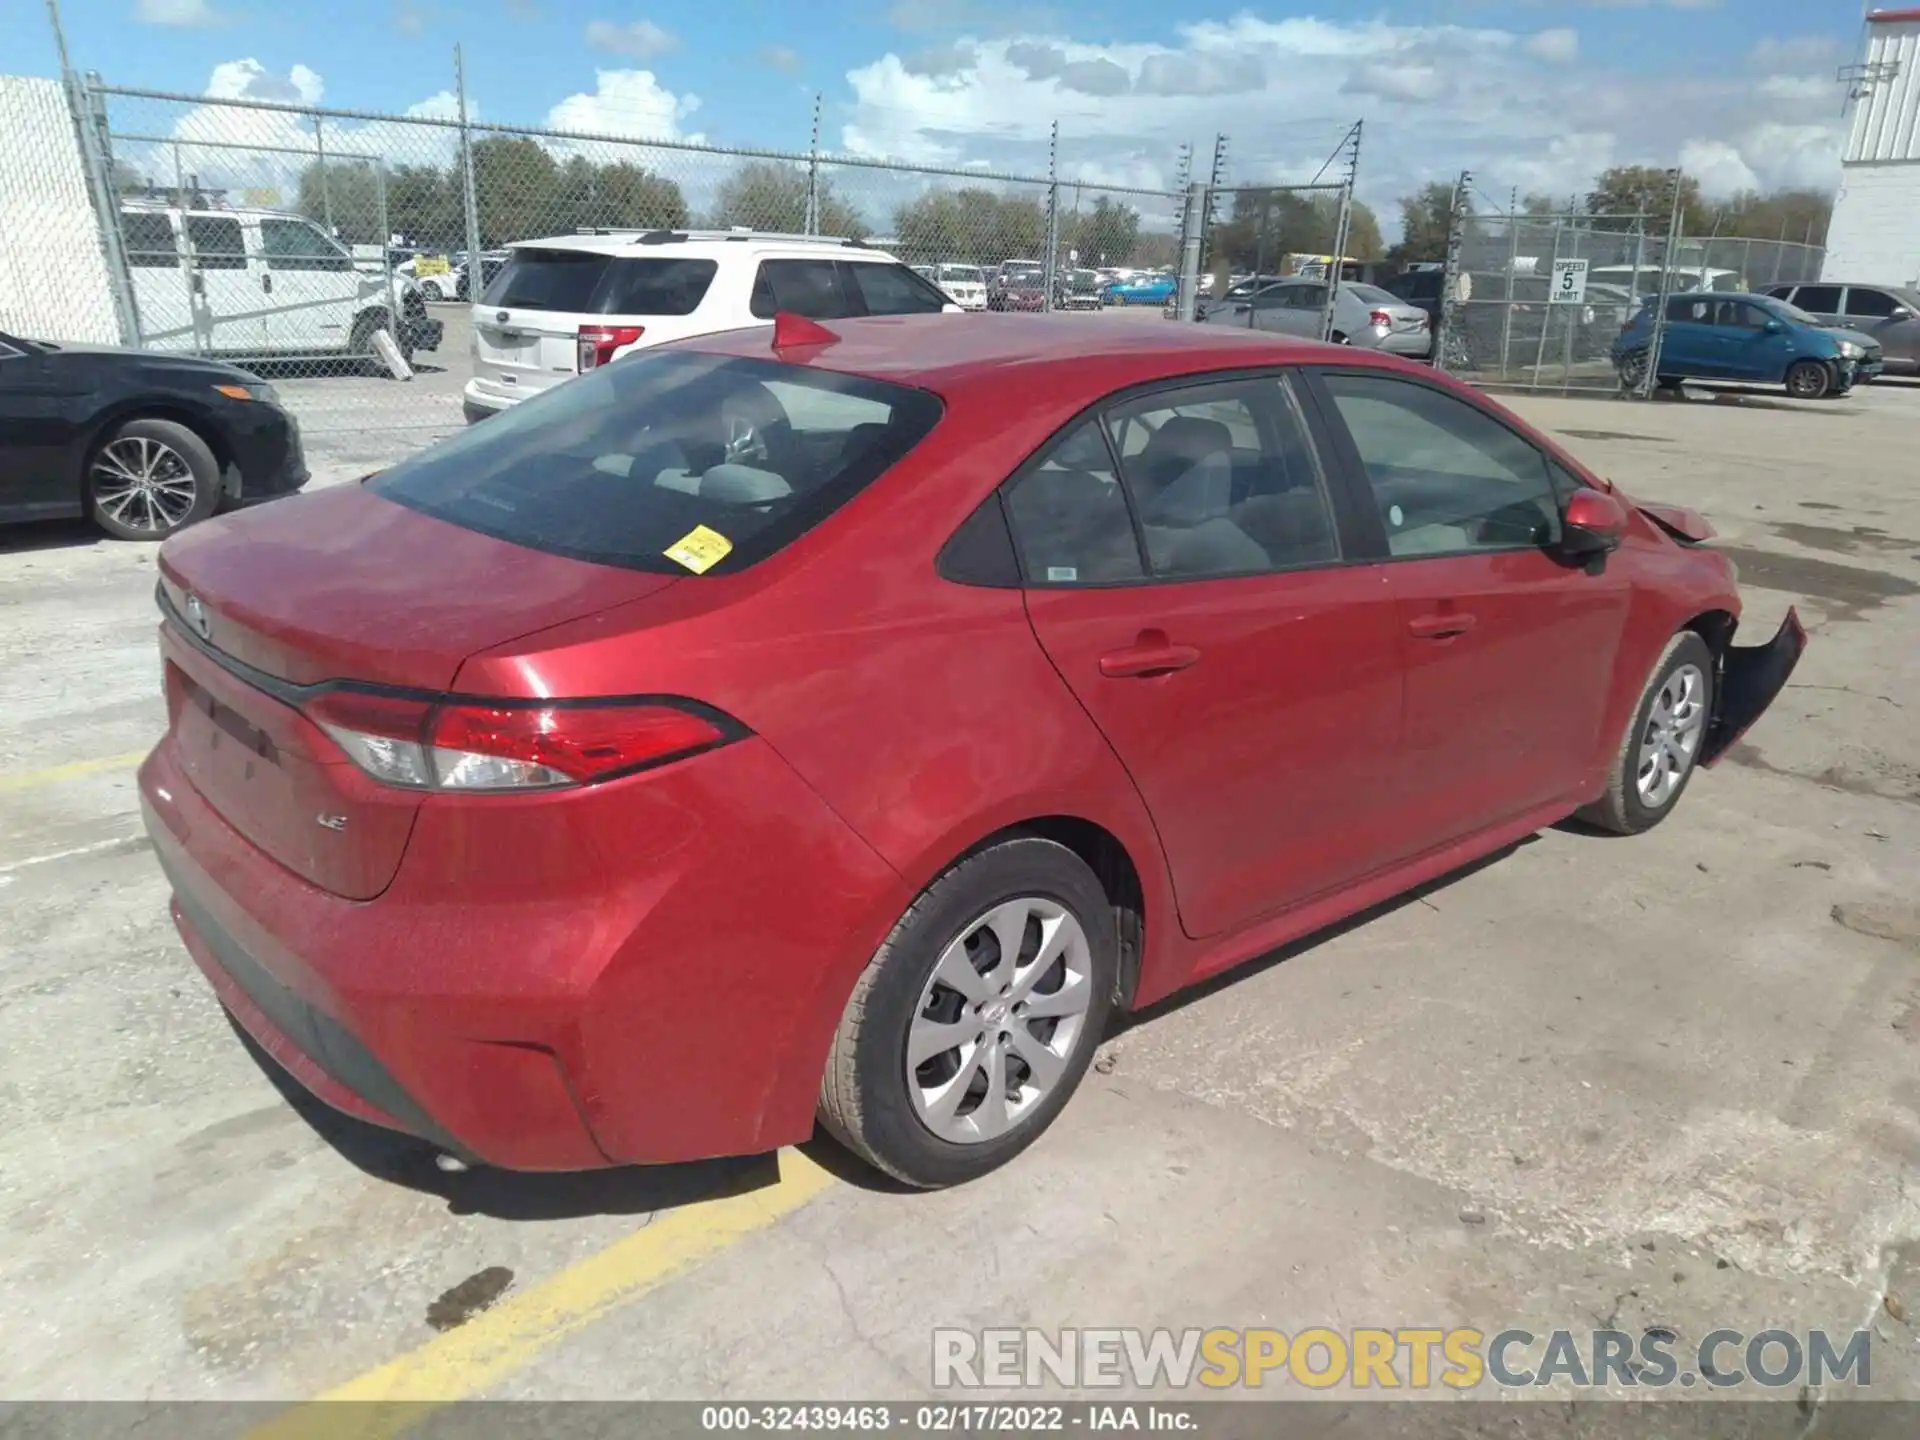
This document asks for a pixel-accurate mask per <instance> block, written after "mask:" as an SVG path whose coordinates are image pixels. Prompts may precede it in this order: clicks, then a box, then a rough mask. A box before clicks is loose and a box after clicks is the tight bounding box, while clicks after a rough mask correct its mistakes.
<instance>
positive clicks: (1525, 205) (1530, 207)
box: [1520, 194, 1566, 220]
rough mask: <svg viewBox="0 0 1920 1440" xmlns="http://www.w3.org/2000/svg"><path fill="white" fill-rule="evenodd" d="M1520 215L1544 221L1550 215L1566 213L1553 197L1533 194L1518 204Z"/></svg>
mask: <svg viewBox="0 0 1920 1440" xmlns="http://www.w3.org/2000/svg"><path fill="white" fill-rule="evenodd" d="M1520 213H1521V214H1522V215H1525V216H1527V217H1528V218H1529V219H1533V220H1544V219H1546V218H1547V217H1548V216H1550V215H1562V214H1565V213H1566V211H1565V209H1564V207H1563V206H1562V205H1561V204H1560V202H1559V201H1558V200H1556V199H1554V198H1553V196H1551V195H1540V194H1533V195H1529V196H1527V198H1526V199H1524V200H1522V201H1521V202H1520Z"/></svg>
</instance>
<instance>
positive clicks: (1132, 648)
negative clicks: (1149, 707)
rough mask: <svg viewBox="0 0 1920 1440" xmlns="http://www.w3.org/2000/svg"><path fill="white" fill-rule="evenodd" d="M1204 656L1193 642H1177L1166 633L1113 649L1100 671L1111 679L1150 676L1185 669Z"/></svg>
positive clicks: (1104, 657) (1103, 660)
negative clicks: (1177, 643) (1119, 648)
mask: <svg viewBox="0 0 1920 1440" xmlns="http://www.w3.org/2000/svg"><path fill="white" fill-rule="evenodd" d="M1199 658H1200V652H1199V651H1198V650H1196V649H1194V648H1193V646H1191V645H1173V644H1169V643H1168V642H1167V639H1166V637H1165V636H1156V637H1155V638H1154V639H1152V640H1148V639H1146V638H1144V637H1143V638H1142V639H1141V640H1140V641H1139V642H1138V643H1137V644H1133V645H1129V646H1127V647H1126V649H1124V650H1111V651H1108V652H1107V653H1106V654H1105V655H1102V656H1101V657H1100V673H1101V674H1102V675H1105V676H1106V677H1107V678H1108V679H1109V680H1132V679H1147V678H1149V677H1151V676H1154V675H1169V674H1172V673H1173V672H1174V671H1175V670H1184V669H1186V668H1187V667H1188V666H1189V665H1191V664H1193V663H1194V662H1195V661H1196V660H1198V659H1199Z"/></svg>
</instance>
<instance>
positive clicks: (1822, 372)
mask: <svg viewBox="0 0 1920 1440" xmlns="http://www.w3.org/2000/svg"><path fill="white" fill-rule="evenodd" d="M1832 389H1833V372H1832V371H1831V370H1829V369H1828V368H1827V367H1826V366H1825V365H1824V364H1822V363H1821V362H1820V361H1818V360H1796V361H1794V362H1793V364H1791V365H1789V366H1788V367H1787V394H1789V395H1791V396H1792V397H1793V398H1794V399H1796V400H1824V399H1825V398H1826V396H1827V394H1828V392H1829V391H1831V390H1832Z"/></svg>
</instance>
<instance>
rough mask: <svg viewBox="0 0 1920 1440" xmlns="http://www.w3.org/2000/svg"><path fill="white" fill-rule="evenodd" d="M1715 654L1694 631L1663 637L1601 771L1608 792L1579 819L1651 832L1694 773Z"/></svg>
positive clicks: (1619, 830) (1617, 829)
mask: <svg viewBox="0 0 1920 1440" xmlns="http://www.w3.org/2000/svg"><path fill="white" fill-rule="evenodd" d="M1714 670H1715V666H1714V660H1713V651H1712V650H1710V649H1709V648H1708V647H1707V642H1706V641H1705V640H1703V639H1701V638H1700V636H1699V635H1698V634H1696V633H1695V632H1693V631H1692V630H1682V631H1681V632H1680V633H1679V634H1678V635H1675V636H1674V637H1673V638H1672V639H1671V640H1669V641H1668V642H1667V648H1666V649H1665V650H1663V651H1662V652H1661V654H1660V659H1659V661H1658V663H1657V664H1655V665H1654V667H1653V678H1652V679H1651V680H1649V681H1648V682H1647V688H1646V691H1645V693H1644V694H1642V695H1641V697H1640V704H1639V705H1638V706H1637V707H1636V708H1635V710H1634V712H1633V723H1632V724H1631V725H1629V726H1628V727H1627V734H1626V737H1625V739H1624V740H1623V741H1622V742H1621V745H1620V750H1619V752H1618V753H1617V754H1616V755H1615V756H1614V759H1613V765H1612V767H1611V768H1610V769H1609V770H1608V772H1607V789H1606V793H1605V794H1603V795H1602V796H1601V797H1600V798H1599V799H1598V800H1596V801H1595V802H1594V803H1593V804H1591V805H1589V806H1587V807H1586V808H1585V809H1583V810H1581V811H1580V812H1579V814H1580V818H1581V819H1582V820H1585V821H1587V822H1588V823H1590V824H1593V825H1597V826H1599V827H1600V828H1601V829H1603V830H1611V831H1613V832H1614V833H1615V834H1616V835H1637V834H1639V833H1640V832H1641V831H1643V830H1651V829H1652V828H1653V827H1654V826H1656V825H1658V824H1659V823H1660V822H1661V821H1662V820H1664V819H1666V818H1667V816H1668V815H1669V814H1670V813H1671V812H1672V810H1673V807H1674V806H1675V805H1677V804H1678V803H1679V802H1680V796H1681V794H1682V793H1683V792H1684V791H1685V790H1686V788H1687V781H1688V780H1690V779H1692V778H1693V771H1694V766H1695V764H1696V763H1697V762H1698V761H1699V759H1700V751H1701V749H1702V748H1703V747H1704V746H1705V744H1706V739H1707V725H1708V723H1709V721H1711V719H1712V718H1713V685H1714V679H1713V677H1714Z"/></svg>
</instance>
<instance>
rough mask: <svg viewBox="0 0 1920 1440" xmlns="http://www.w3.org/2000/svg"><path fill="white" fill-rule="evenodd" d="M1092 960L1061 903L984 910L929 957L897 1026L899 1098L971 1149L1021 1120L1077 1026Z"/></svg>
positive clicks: (1080, 1031)
mask: <svg viewBox="0 0 1920 1440" xmlns="http://www.w3.org/2000/svg"><path fill="white" fill-rule="evenodd" d="M1092 1001H1093V956H1092V952H1091V951H1090V950H1089V949H1088V946H1087V936H1086V932H1085V931H1084V930H1082V929H1081V928H1080V922H1079V921H1078V920H1076V919H1074V918H1073V916H1072V914H1071V913H1069V912H1068V911H1067V910H1066V908H1065V907H1063V906H1061V905H1057V904H1055V903H1054V902H1053V901H1051V900H1043V899H1041V898H1040V897H1039V896H1027V897H1024V898H1022V899H1018V900H1008V901H1006V902H1004V903H1002V904H999V905H996V906H994V907H993V909H991V910H989V911H987V913H986V914H984V915H982V916H980V917H979V918H978V919H977V920H975V921H973V922H972V923H971V924H969V925H968V926H967V927H966V928H965V929H964V930H962V931H961V932H960V935H959V938H958V939H956V940H954V941H953V942H952V943H951V944H950V945H948V946H947V948H946V949H945V950H943V951H942V952H941V954H940V963H939V964H937V965H935V966H934V967H933V974H932V975H931V976H929V977H928V979H927V983H926V988H925V989H923V990H922V991H921V992H920V1003H919V1004H918V1005H917V1006H916V1007H915V1008H914V1012H913V1024H912V1025H911V1026H910V1027H909V1028H908V1030H907V1054H906V1071H907V1075H906V1078H907V1093H908V1094H909V1095H910V1096H911V1097H912V1098H913V1108H914V1113H915V1114H917V1115H918V1116H919V1117H920V1120H921V1123H922V1124H924V1125H925V1126H926V1127H927V1129H929V1130H931V1131H932V1132H933V1133H934V1134H935V1135H937V1136H939V1137H940V1138H941V1139H942V1140H949V1141H952V1142H953V1143H955V1144H959V1145H977V1144H979V1143H980V1142H981V1141H983V1140H992V1139H995V1138H997V1137H998V1136H1001V1135H1004V1134H1006V1133H1007V1132H1008V1131H1009V1130H1012V1129H1014V1128H1015V1127H1017V1126H1019V1125H1020V1124H1022V1123H1023V1122H1025V1121H1026V1120H1028V1119H1029V1118H1030V1117H1031V1116H1032V1115H1033V1112H1034V1111H1035V1109H1037V1108H1038V1106H1039V1105H1040V1102H1041V1101H1043V1100H1044V1099H1045V1098H1046V1097H1047V1096H1048V1095H1049V1094H1050V1093H1052V1091H1053V1090H1054V1088H1055V1087H1056V1086H1057V1085H1058V1084H1059V1083H1060V1081H1061V1079H1062V1077H1063V1076H1064V1075H1065V1074H1066V1071H1067V1064H1068V1062H1069V1061H1070V1060H1071V1059H1072V1058H1073V1055H1074V1051H1075V1049H1076V1047H1077V1046H1078V1045H1079V1044H1080V1042H1081V1039H1082V1037H1083V1036H1084V1034H1085V1031H1086V1021H1087V1009H1088V1007H1089V1006H1090V1005H1091V1004H1092Z"/></svg>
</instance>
